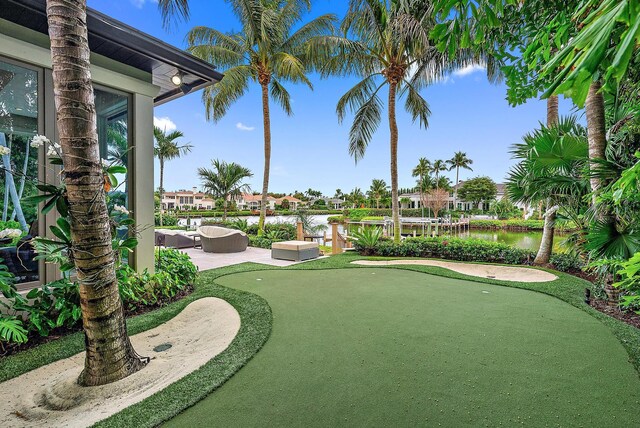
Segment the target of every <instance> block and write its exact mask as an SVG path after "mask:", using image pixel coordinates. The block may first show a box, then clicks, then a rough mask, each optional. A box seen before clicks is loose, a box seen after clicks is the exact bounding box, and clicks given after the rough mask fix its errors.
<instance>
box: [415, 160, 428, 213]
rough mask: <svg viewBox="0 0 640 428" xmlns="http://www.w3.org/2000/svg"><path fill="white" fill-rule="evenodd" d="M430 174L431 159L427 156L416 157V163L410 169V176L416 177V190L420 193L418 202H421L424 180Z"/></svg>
mask: <svg viewBox="0 0 640 428" xmlns="http://www.w3.org/2000/svg"><path fill="white" fill-rule="evenodd" d="M429 174H431V161H430V160H429V159H427V158H420V159H418V165H416V166H415V168H413V170H412V171H411V176H412V177H418V191H419V193H420V202H421V203H422V199H423V193H424V180H425V177H429Z"/></svg>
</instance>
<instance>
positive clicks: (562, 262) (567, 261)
mask: <svg viewBox="0 0 640 428" xmlns="http://www.w3.org/2000/svg"><path fill="white" fill-rule="evenodd" d="M549 263H551V264H552V265H553V267H554V268H555V269H556V270H559V271H562V272H571V271H579V270H582V268H584V267H585V261H584V260H583V259H582V258H581V257H580V256H578V255H576V254H571V253H557V254H553V255H551V259H550V260H549Z"/></svg>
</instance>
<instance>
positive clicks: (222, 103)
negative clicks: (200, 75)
mask: <svg viewBox="0 0 640 428" xmlns="http://www.w3.org/2000/svg"><path fill="white" fill-rule="evenodd" d="M250 79H255V73H254V70H253V69H252V68H251V67H250V66H248V65H240V66H237V67H233V68H231V69H229V70H227V71H225V73H224V78H223V79H222V80H221V81H220V82H218V83H216V84H215V85H213V86H209V87H207V88H205V89H204V91H203V93H202V100H203V102H204V106H205V114H206V117H207V119H209V120H214V121H218V120H220V119H222V117H224V115H225V114H226V113H227V110H228V109H229V107H230V106H231V105H232V104H233V103H234V102H236V101H237V100H238V99H239V98H240V97H242V95H244V93H245V92H246V91H247V88H248V86H249V80H250Z"/></svg>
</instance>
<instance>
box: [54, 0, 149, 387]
mask: <svg viewBox="0 0 640 428" xmlns="http://www.w3.org/2000/svg"><path fill="white" fill-rule="evenodd" d="M86 7H87V5H86V1H85V0H77V1H68V0H47V18H48V23H49V36H50V39H51V58H52V64H53V82H54V98H55V105H56V113H57V125H58V133H59V138H60V144H61V145H62V152H63V163H64V182H65V184H66V188H67V198H68V202H69V213H71V217H70V223H71V242H72V256H73V257H72V260H73V262H74V264H75V268H76V272H77V276H78V281H79V282H80V307H81V309H82V324H83V327H84V333H85V346H86V358H85V365H84V370H83V371H82V373H81V374H80V378H79V379H78V382H79V383H80V384H81V385H86V386H90V385H103V384H106V383H109V382H113V381H116V380H119V379H122V378H124V377H126V376H128V375H130V374H131V373H134V372H136V371H138V370H139V369H141V368H142V367H144V365H145V364H146V363H147V361H148V359H143V358H141V357H140V356H139V355H137V354H136V352H135V351H134V349H133V347H132V346H131V342H130V341H129V337H128V336H127V329H126V325H125V320H124V313H123V308H122V301H121V300H120V295H119V292H118V281H117V279H116V273H115V269H114V263H115V254H114V252H113V250H112V248H111V227H110V224H109V213H108V212H107V205H106V203H105V193H104V177H103V174H102V166H101V162H100V153H99V147H98V135H97V130H96V111H95V105H94V97H93V86H92V83H91V72H90V68H89V67H90V66H89V54H90V52H89V44H88V39H87V24H86V22H87V21H86V19H87V16H86Z"/></svg>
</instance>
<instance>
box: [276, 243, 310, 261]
mask: <svg viewBox="0 0 640 428" xmlns="http://www.w3.org/2000/svg"><path fill="white" fill-rule="evenodd" d="M319 255H320V249H319V247H318V243H317V242H308V241H284V242H274V243H273V244H271V258H272V259H280V260H290V261H295V262H299V261H303V260H310V259H315V258H317V257H318V256H319Z"/></svg>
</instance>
